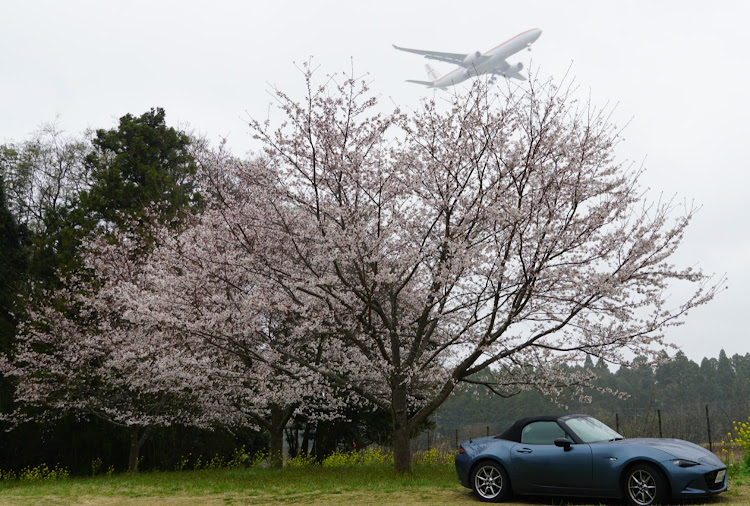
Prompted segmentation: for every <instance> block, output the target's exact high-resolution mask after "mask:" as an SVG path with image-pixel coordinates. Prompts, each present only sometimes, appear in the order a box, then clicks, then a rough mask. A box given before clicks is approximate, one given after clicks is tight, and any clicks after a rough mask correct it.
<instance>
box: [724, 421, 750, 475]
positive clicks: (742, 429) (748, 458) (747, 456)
mask: <svg viewBox="0 0 750 506" xmlns="http://www.w3.org/2000/svg"><path fill="white" fill-rule="evenodd" d="M747 419H748V422H750V417H748V418H747ZM748 422H732V427H733V429H734V430H733V433H732V432H730V433H729V439H730V442H732V443H735V444H737V445H738V446H739V447H740V448H741V449H742V451H743V452H744V457H743V460H742V463H743V465H744V467H745V469H746V470H748V471H750V423H748Z"/></svg>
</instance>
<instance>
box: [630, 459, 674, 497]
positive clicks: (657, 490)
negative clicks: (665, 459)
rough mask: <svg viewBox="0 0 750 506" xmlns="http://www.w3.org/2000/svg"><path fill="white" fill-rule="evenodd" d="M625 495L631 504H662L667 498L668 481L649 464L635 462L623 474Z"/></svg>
mask: <svg viewBox="0 0 750 506" xmlns="http://www.w3.org/2000/svg"><path fill="white" fill-rule="evenodd" d="M623 486H624V487H625V497H626V498H627V500H628V504H630V505H631V506H652V505H655V504H664V502H665V501H666V500H667V499H668V498H669V483H667V479H666V478H665V477H664V475H663V474H662V473H661V471H659V470H658V469H657V468H656V467H654V466H653V465H651V464H637V465H635V466H633V467H631V468H630V469H628V472H627V474H626V475H625V482H624V484H623Z"/></svg>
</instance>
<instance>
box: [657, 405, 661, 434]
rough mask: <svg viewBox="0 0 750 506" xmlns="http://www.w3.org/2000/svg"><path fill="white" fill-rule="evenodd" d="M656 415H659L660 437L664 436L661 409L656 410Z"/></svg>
mask: <svg viewBox="0 0 750 506" xmlns="http://www.w3.org/2000/svg"><path fill="white" fill-rule="evenodd" d="M656 415H657V416H658V417H659V437H662V435H661V410H660V409H657V410H656Z"/></svg>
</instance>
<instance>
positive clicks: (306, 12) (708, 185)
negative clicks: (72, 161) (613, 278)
mask: <svg viewBox="0 0 750 506" xmlns="http://www.w3.org/2000/svg"><path fill="white" fill-rule="evenodd" d="M710 4H711V5H709V3H708V2H705V1H701V2H697V1H689V0H687V1H679V2H677V1H675V2H667V1H659V2H655V1H634V0H629V1H627V2H626V1H621V2H611V1H602V0H596V1H593V0H592V1H561V0H556V1H523V2H521V1H514V2H508V1H498V0H495V1H487V2H478V1H471V0H468V1H467V0H462V1H453V2H447V1H446V2H441V1H436V0H431V1H407V0H399V1H393V0H382V1H374V2H366V3H365V2H353V1H288V2H285V1H282V0H277V1H275V2H270V1H269V2H249V1H245V2H240V1H234V2H230V1H221V0H213V1H211V2H197V1H188V0H182V1H158V0H149V1H133V0H128V1H114V0H109V1H100V0H97V1H79V0H65V1H59V0H55V1H46V2H43V1H34V0H28V1H21V0H17V1H13V0H0V48H2V49H1V51H2V53H1V54H2V60H1V61H2V67H1V68H0V72H2V75H1V76H0V142H8V141H12V140H15V141H22V140H24V139H26V138H28V136H29V135H30V134H31V132H33V131H34V130H35V129H36V128H37V127H39V126H40V125H41V124H43V123H46V122H51V121H53V120H54V119H55V118H56V116H58V115H59V119H58V126H60V127H61V128H63V129H64V130H65V131H66V132H68V133H70V134H79V133H81V132H82V131H83V130H85V129H86V128H111V127H113V126H115V124H116V121H117V119H118V118H119V117H121V116H123V115H124V114H127V113H132V114H134V115H140V114H142V113H143V112H145V111H147V110H148V109H149V108H151V107H157V106H158V107H163V108H164V109H165V110H166V113H167V122H168V123H169V124H171V125H175V126H180V125H185V124H189V125H190V126H192V127H193V128H194V129H196V130H198V131H199V132H201V133H202V134H205V135H207V136H208V138H210V139H212V140H218V139H220V138H227V139H228V142H229V145H230V146H231V148H232V150H233V151H234V152H235V153H237V154H243V153H245V152H246V151H248V150H250V149H252V143H251V141H250V136H249V133H248V128H247V126H246V122H245V121H244V119H246V118H248V117H250V116H254V117H258V118H264V117H265V116H266V112H267V110H268V104H269V101H270V96H269V94H268V90H269V89H270V88H271V87H273V86H275V87H278V88H280V89H282V90H284V91H287V92H289V93H290V94H292V95H297V96H299V95H300V94H301V93H302V91H303V81H302V79H301V76H300V73H299V71H298V70H296V68H295V65H294V62H303V61H307V60H308V59H309V58H310V56H313V57H314V61H315V62H316V64H319V65H320V66H321V72H325V73H331V72H336V71H340V70H346V69H349V68H350V66H351V59H352V58H353V61H354V65H355V67H356V71H357V72H358V73H361V74H365V73H366V74H368V76H369V77H368V78H369V79H370V81H371V83H372V88H373V89H374V90H375V91H377V92H378V93H380V94H381V95H382V97H383V99H384V100H386V101H391V100H392V101H393V102H395V103H397V104H399V105H401V106H405V107H413V106H416V105H417V104H418V101H419V99H420V98H421V97H425V96H430V95H431V94H432V93H433V91H431V90H426V89H424V88H422V87H420V86H417V85H413V84H408V83H405V82H404V80H405V79H425V78H426V77H425V73H424V63H425V62H426V61H425V60H424V59H423V58H421V57H420V56H417V55H412V54H407V53H401V52H398V51H395V50H394V49H393V48H392V46H391V44H394V43H395V44H398V45H402V46H406V47H415V48H420V49H431V50H438V51H448V52H467V53H468V52H471V51H476V50H479V51H482V52H484V51H486V50H488V49H490V48H492V47H495V46H496V45H497V44H499V43H501V42H503V41H505V40H507V39H509V38H510V37H512V36H513V35H516V34H517V33H520V32H522V31H525V30H527V29H529V28H540V29H541V30H543V33H542V36H541V37H540V38H539V40H537V41H536V43H535V44H534V46H533V50H532V51H531V52H523V53H519V54H517V55H515V56H514V57H512V58H510V62H511V63H514V62H515V61H521V62H522V63H524V65H525V66H527V67H528V66H529V65H531V66H532V68H535V69H537V72H538V73H539V74H540V75H542V76H554V77H556V78H561V77H562V76H563V74H564V73H565V72H566V71H567V70H568V69H569V68H571V71H570V73H571V75H573V76H575V80H576V83H578V85H579V86H580V87H581V89H582V90H583V92H585V93H586V94H588V93H590V94H591V97H592V101H593V102H594V103H595V104H597V105H604V104H606V103H610V104H617V109H616V113H615V119H616V122H617V123H618V124H625V123H627V122H628V121H629V120H632V121H630V124H629V126H628V128H627V129H626V131H625V134H626V135H625V137H626V141H625V144H624V145H623V146H622V147H621V148H620V153H621V156H622V157H623V158H627V159H630V160H633V161H635V162H636V163H637V164H641V163H644V165H645V167H646V169H647V172H646V174H645V176H644V177H643V179H642V183H643V185H644V186H646V187H649V188H651V191H652V194H653V195H655V196H658V195H659V194H660V193H664V194H665V195H666V196H668V197H672V196H676V198H677V199H679V200H680V201H683V200H684V201H686V202H695V204H697V205H699V206H701V211H700V212H699V214H698V216H697V218H696V219H695V221H694V222H693V224H692V226H691V227H690V229H689V232H688V236H687V238H686V240H685V243H684V245H683V248H682V250H681V251H680V253H679V255H678V257H677V258H676V260H677V261H678V262H680V263H682V264H689V265H696V266H698V267H701V268H702V269H703V270H704V271H706V272H709V273H716V274H717V275H718V276H721V275H722V274H726V275H727V277H728V283H727V284H728V286H729V289H728V290H726V291H725V292H723V293H721V294H720V295H719V296H718V297H717V298H716V299H715V300H714V301H713V302H712V303H711V304H710V305H709V306H705V307H702V308H699V309H697V310H695V311H694V312H693V313H691V314H690V315H689V317H688V321H687V323H686V324H685V325H684V326H682V327H680V328H679V329H676V330H672V331H670V332H669V334H668V335H669V340H670V341H671V342H674V343H677V344H679V345H680V346H681V347H682V349H683V350H684V351H685V353H686V354H687V355H688V356H689V357H690V358H692V359H693V360H696V361H698V360H700V359H701V358H702V357H703V356H713V357H716V356H718V353H719V350H720V349H721V348H723V349H724V350H726V352H727V353H728V354H729V355H732V354H734V353H741V354H745V353H747V352H750V339H748V337H750V336H749V333H748V331H747V323H746V316H747V315H748V314H749V313H750V311H749V310H748V309H749V308H748V307H747V304H748V301H750V265H748V263H749V262H748V260H749V259H750V233H749V231H750V225H748V224H747V223H746V220H747V219H748V216H750V199H747V198H745V194H746V193H747V186H748V183H749V182H750V175H748V168H749V167H748V165H749V164H748V161H747V160H748V157H747V155H746V151H747V147H748V145H750V135H749V134H750V127H748V118H749V117H750V100H749V99H748V91H747V89H748V83H749V82H750V65H748V54H749V53H750V30H748V29H747V26H746V25H747V22H748V20H749V19H750V2H744V1H740V0H737V1H734V2H729V1H725V2H721V1H714V2H711V3H710ZM571 65H572V66H571ZM434 66H435V67H436V69H437V71H438V73H440V74H442V73H443V71H447V70H450V69H451V66H449V65H447V64H440V63H435V64H434Z"/></svg>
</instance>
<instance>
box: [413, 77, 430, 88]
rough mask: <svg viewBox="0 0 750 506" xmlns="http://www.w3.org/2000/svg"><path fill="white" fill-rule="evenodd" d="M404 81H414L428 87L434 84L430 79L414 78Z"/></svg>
mask: <svg viewBox="0 0 750 506" xmlns="http://www.w3.org/2000/svg"><path fill="white" fill-rule="evenodd" d="M406 82H407V83H414V84H421V85H423V86H427V87H428V88H432V87H433V86H434V85H435V83H433V82H432V81H417V80H416V79H407V80H406Z"/></svg>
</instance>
